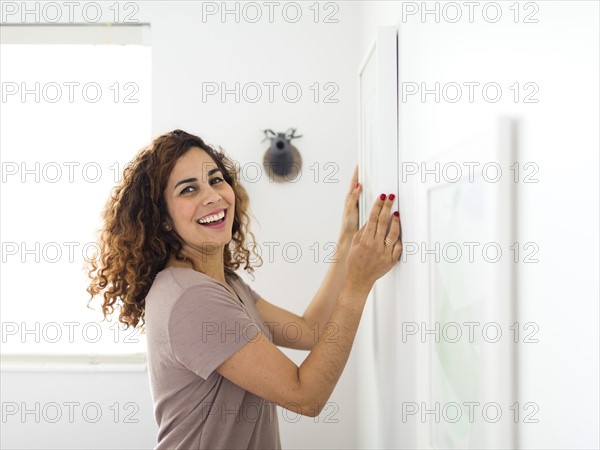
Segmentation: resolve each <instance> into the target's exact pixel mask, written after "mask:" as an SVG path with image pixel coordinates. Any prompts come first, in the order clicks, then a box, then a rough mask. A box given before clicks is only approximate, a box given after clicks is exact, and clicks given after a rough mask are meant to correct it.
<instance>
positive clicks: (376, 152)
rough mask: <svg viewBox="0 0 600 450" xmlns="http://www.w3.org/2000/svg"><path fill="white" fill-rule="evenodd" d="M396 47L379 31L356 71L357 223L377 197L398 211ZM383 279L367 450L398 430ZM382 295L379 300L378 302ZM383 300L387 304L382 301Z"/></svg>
mask: <svg viewBox="0 0 600 450" xmlns="http://www.w3.org/2000/svg"><path fill="white" fill-rule="evenodd" d="M397 102H398V46H397V29H396V27H378V28H377V30H376V38H375V40H374V42H373V44H372V45H371V47H370V48H369V50H368V51H367V53H366V55H365V57H364V58H363V60H362V62H361V64H360V66H359V69H358V104H359V108H358V114H359V115H358V123H359V133H358V134H359V152H358V153H359V154H358V166H359V182H360V183H361V184H362V192H361V195H360V199H359V225H360V226H361V227H362V226H363V225H364V224H365V223H366V222H367V219H368V216H369V213H370V211H371V208H372V206H373V202H374V201H375V199H376V197H377V196H379V195H380V194H381V193H385V194H386V195H389V194H391V193H394V194H395V195H396V200H394V205H393V208H394V209H392V211H395V210H397V209H398V207H397V204H398V199H397V198H398V187H399V186H398V183H399V173H398V104H397ZM384 278H387V279H380V280H378V281H377V283H376V285H375V286H374V287H373V289H372V290H371V292H370V294H369V298H368V299H367V305H366V306H365V309H364V312H363V318H362V320H361V326H360V331H359V333H360V339H359V343H358V353H359V354H360V356H359V358H360V361H361V365H360V368H359V374H358V377H359V379H360V380H361V386H363V389H361V390H360V393H359V404H360V409H361V411H363V412H364V418H365V422H364V423H363V426H364V427H365V429H369V430H370V431H371V432H370V435H369V437H368V438H366V440H365V441H364V442H362V443H361V445H362V447H364V448H386V447H388V446H389V445H390V444H391V441H392V434H393V432H394V423H393V417H394V416H393V414H392V413H391V412H390V411H391V410H392V409H393V408H394V407H395V405H394V402H393V398H394V389H395V383H396V382H397V378H396V374H395V372H394V365H395V360H394V354H395V351H394V350H395V348H396V347H395V345H396V343H395V342H393V339H391V340H390V334H389V330H390V329H393V326H394V325H393V323H390V322H393V320H394V317H395V313H396V312H395V304H394V302H393V301H391V298H390V295H389V293H387V292H386V289H387V291H389V290H390V289H392V283H393V280H392V279H390V278H389V277H384ZM379 293H381V298H380V299H379V298H378V297H379ZM378 300H385V301H378Z"/></svg>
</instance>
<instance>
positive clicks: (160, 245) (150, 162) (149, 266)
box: [86, 130, 262, 328]
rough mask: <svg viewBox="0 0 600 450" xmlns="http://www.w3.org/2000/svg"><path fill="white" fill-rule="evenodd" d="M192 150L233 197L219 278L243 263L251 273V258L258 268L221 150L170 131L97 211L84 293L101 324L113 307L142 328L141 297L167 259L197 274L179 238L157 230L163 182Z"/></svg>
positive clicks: (241, 202) (237, 188)
mask: <svg viewBox="0 0 600 450" xmlns="http://www.w3.org/2000/svg"><path fill="white" fill-rule="evenodd" d="M192 147H199V148H201V149H202V150H204V151H205V152H206V153H207V154H208V155H209V156H210V157H211V158H212V159H213V161H214V162H215V164H216V165H217V166H218V167H219V169H220V170H221V173H222V174H223V178H224V179H225V181H226V182H227V183H228V184H229V185H230V186H231V187H232V189H233V192H234V194H235V214H234V220H233V227H232V232H231V235H232V239H231V241H230V242H229V243H228V244H227V245H226V246H225V248H224V253H223V263H224V266H225V267H224V269H225V273H227V274H233V273H234V272H235V271H236V270H237V269H238V268H239V267H240V265H242V264H243V265H244V270H246V271H247V272H248V273H250V274H252V272H254V267H253V265H252V264H251V261H250V258H251V253H252V254H255V255H256V256H257V258H258V259H257V260H256V261H258V262H259V264H257V266H260V265H262V259H261V257H260V255H258V254H257V253H256V251H255V248H254V244H253V245H252V246H251V247H252V248H251V249H248V248H246V237H247V236H248V235H249V236H251V238H252V243H254V242H255V241H256V239H255V237H254V234H253V233H252V232H251V231H250V228H249V226H250V216H249V213H248V207H249V197H248V194H247V192H246V190H245V189H244V187H243V186H242V185H241V184H240V183H239V179H238V172H237V171H236V169H235V166H234V164H233V162H232V161H231V160H229V159H228V158H227V157H226V156H225V154H224V153H223V151H222V150H221V149H219V150H215V149H213V148H212V147H210V146H209V145H207V144H205V143H204V141H203V140H202V139H201V138H199V137H198V136H194V135H192V134H189V133H186V132H185V131H182V130H174V131H172V132H170V133H166V134H163V135H161V136H159V137H157V138H156V139H154V141H152V143H151V144H150V145H149V146H148V147H145V148H143V149H142V150H140V151H139V152H138V154H137V155H136V156H135V157H134V159H133V160H132V161H131V163H129V164H128V165H127V166H126V167H125V169H124V170H123V177H122V180H121V181H120V183H119V184H118V185H117V186H115V188H114V189H113V191H112V193H111V196H110V197H109V199H108V201H107V202H106V205H105V206H104V209H103V211H102V221H103V225H102V227H101V228H100V230H99V237H98V246H97V252H96V254H95V255H94V256H93V257H92V258H90V259H88V260H87V261H86V272H87V275H88V276H89V278H91V282H90V284H89V286H88V287H87V289H86V290H87V292H88V293H89V294H90V296H91V298H90V300H89V301H88V306H89V303H90V302H91V301H92V300H93V298H94V297H95V296H96V295H98V294H102V296H103V301H102V312H103V314H104V319H105V320H106V319H107V317H108V316H109V315H112V314H113V312H114V310H115V306H117V307H119V321H120V322H121V323H124V324H125V325H126V328H129V327H130V326H133V327H134V328H135V327H137V326H138V325H140V328H143V326H144V307H145V298H146V295H147V294H148V291H149V290H150V287H151V286H152V283H153V282H154V278H155V277H156V274H157V273H158V272H160V271H161V270H163V269H164V268H165V265H166V263H167V261H168V260H169V258H170V257H171V256H172V255H174V256H175V258H176V259H177V260H179V261H186V262H187V263H189V264H190V267H192V268H193V269H195V270H199V269H198V268H197V267H195V266H194V263H193V261H191V260H190V259H189V258H186V256H185V255H184V254H183V253H182V252H181V249H182V247H183V241H182V239H181V237H180V236H179V235H178V234H177V233H176V232H175V231H174V230H172V229H171V230H169V231H167V230H165V228H164V227H163V226H162V225H163V223H165V221H166V220H167V219H168V218H169V215H168V212H167V207H166V201H165V198H164V190H165V187H166V185H167V181H168V179H169V176H170V174H171V171H172V169H173V167H174V166H175V163H176V162H177V160H178V159H179V158H180V157H181V156H183V155H184V154H185V153H186V152H187V151H188V150H190V149H191V148H192ZM98 253H99V254H98ZM140 322H141V323H140Z"/></svg>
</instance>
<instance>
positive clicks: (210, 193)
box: [202, 186, 221, 205]
mask: <svg viewBox="0 0 600 450" xmlns="http://www.w3.org/2000/svg"><path fill="white" fill-rule="evenodd" d="M205 193H206V195H205V197H204V199H203V201H202V203H203V204H204V205H210V204H212V203H217V202H219V201H221V196H220V195H219V193H218V192H217V191H215V190H214V189H213V188H212V187H211V186H209V187H207V188H206V190H205Z"/></svg>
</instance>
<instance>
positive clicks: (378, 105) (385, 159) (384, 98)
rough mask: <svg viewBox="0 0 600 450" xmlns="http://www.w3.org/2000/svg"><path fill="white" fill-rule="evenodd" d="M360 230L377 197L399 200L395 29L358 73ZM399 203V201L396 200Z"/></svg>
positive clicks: (382, 35) (382, 34)
mask: <svg viewBox="0 0 600 450" xmlns="http://www.w3.org/2000/svg"><path fill="white" fill-rule="evenodd" d="M358 111H359V117H358V123H359V138H358V139H359V153H358V168H359V175H358V179H359V181H360V182H361V183H362V193H361V196H360V200H359V210H360V226H363V225H364V224H365V223H366V221H367V218H368V214H369V212H370V209H371V206H372V205H373V201H374V199H375V198H376V196H377V195H379V194H381V193H385V194H391V193H392V190H393V192H394V194H395V195H396V197H397V196H398V179H399V176H398V39H397V29H396V27H393V26H386V27H378V28H377V38H376V40H375V42H374V43H373V45H371V47H370V48H369V50H368V52H367V54H366V56H365V57H364V59H363V61H362V62H361V64H360V66H359V70H358ZM395 202H397V200H395Z"/></svg>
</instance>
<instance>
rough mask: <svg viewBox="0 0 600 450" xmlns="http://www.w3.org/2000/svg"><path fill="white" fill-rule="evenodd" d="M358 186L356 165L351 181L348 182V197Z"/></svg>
mask: <svg viewBox="0 0 600 450" xmlns="http://www.w3.org/2000/svg"><path fill="white" fill-rule="evenodd" d="M357 184H358V165H356V167H355V168H354V173H353V174H352V180H351V181H350V188H349V189H348V195H350V194H352V193H353V192H354V191H355V189H356V188H357Z"/></svg>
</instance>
